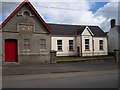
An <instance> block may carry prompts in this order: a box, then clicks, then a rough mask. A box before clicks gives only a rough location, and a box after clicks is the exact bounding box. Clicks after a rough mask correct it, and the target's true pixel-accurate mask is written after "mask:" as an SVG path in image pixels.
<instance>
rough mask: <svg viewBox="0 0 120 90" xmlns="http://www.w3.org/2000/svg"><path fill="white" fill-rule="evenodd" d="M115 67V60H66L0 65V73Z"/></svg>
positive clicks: (22, 73) (37, 72)
mask: <svg viewBox="0 0 120 90" xmlns="http://www.w3.org/2000/svg"><path fill="white" fill-rule="evenodd" d="M117 69H118V63H117V62H115V61H96V62H66V63H57V64H41V65H5V66H3V67H2V75H3V76H9V75H29V74H49V73H66V72H87V71H101V70H102V71H104V70H117ZM3 79H4V78H3Z"/></svg>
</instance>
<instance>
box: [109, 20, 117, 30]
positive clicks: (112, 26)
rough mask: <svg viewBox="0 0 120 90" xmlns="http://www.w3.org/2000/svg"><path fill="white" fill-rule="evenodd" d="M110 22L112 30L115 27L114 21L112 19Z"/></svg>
mask: <svg viewBox="0 0 120 90" xmlns="http://www.w3.org/2000/svg"><path fill="white" fill-rule="evenodd" d="M110 22H111V28H114V27H115V26H116V21H115V19H112V20H111V21H110Z"/></svg>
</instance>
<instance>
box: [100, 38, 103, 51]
mask: <svg viewBox="0 0 120 90" xmlns="http://www.w3.org/2000/svg"><path fill="white" fill-rule="evenodd" d="M99 49H100V50H103V40H99Z"/></svg>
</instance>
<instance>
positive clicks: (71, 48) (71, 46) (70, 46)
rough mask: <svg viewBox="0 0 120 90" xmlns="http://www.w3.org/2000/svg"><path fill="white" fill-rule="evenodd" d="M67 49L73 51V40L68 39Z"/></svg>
mask: <svg viewBox="0 0 120 90" xmlns="http://www.w3.org/2000/svg"><path fill="white" fill-rule="evenodd" d="M69 51H73V40H69Z"/></svg>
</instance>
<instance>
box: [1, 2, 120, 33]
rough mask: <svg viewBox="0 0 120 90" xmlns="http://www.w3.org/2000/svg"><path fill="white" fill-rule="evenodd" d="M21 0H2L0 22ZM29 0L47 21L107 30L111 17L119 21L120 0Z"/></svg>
mask: <svg viewBox="0 0 120 90" xmlns="http://www.w3.org/2000/svg"><path fill="white" fill-rule="evenodd" d="M3 1H4V2H3ZM21 1H23V0H0V2H1V3H0V16H1V18H0V23H2V22H3V21H4V20H5V19H6V18H7V17H8V15H10V13H11V12H13V10H14V9H15V8H16V7H17V6H18V5H19V4H20V3H21ZM29 1H30V2H31V3H32V5H33V6H34V7H35V9H36V10H37V11H38V13H39V14H40V15H41V16H42V18H43V19H44V20H45V21H46V22H47V23H59V24H60V23H62V24H75V25H76V24H77V25H97V26H100V27H101V28H102V29H103V30H104V31H105V32H106V31H108V30H109V28H110V20H111V19H116V21H117V23H119V19H118V15H119V13H120V12H118V11H119V10H118V2H119V1H120V0H29ZM36 1H37V2H36ZM18 2H20V3H18Z"/></svg>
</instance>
